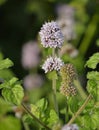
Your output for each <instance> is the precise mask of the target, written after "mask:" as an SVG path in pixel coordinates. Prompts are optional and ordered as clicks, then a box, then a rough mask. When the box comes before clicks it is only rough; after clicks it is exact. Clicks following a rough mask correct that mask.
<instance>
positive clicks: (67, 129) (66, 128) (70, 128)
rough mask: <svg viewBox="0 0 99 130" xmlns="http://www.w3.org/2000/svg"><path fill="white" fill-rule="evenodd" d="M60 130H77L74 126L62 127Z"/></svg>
mask: <svg viewBox="0 0 99 130" xmlns="http://www.w3.org/2000/svg"><path fill="white" fill-rule="evenodd" d="M61 130H79V128H78V126H77V125H76V124H71V125H64V126H63V127H62V129H61Z"/></svg>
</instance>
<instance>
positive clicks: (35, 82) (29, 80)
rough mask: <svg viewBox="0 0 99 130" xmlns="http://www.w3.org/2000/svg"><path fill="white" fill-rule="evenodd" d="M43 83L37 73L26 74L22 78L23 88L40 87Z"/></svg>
mask: <svg viewBox="0 0 99 130" xmlns="http://www.w3.org/2000/svg"><path fill="white" fill-rule="evenodd" d="M42 84H43V78H42V76H41V75H38V74H34V75H33V74H30V75H27V76H26V77H25V78H24V80H23V85H24V87H25V89H27V90H31V89H33V88H37V87H41V86H42Z"/></svg>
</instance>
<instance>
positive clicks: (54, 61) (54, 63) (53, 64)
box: [42, 57, 64, 73]
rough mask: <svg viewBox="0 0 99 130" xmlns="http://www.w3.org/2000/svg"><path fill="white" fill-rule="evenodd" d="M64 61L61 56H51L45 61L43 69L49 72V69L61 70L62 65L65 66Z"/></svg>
mask: <svg viewBox="0 0 99 130" xmlns="http://www.w3.org/2000/svg"><path fill="white" fill-rule="evenodd" d="M63 64H64V63H63V62H62V60H61V59H60V58H57V57H49V58H47V60H46V61H45V63H44V64H43V66H42V69H43V70H44V71H45V73H47V72H48V71H52V70H56V71H58V70H60V68H61V66H63Z"/></svg>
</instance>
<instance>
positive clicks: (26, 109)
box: [21, 103, 51, 130]
mask: <svg viewBox="0 0 99 130" xmlns="http://www.w3.org/2000/svg"><path fill="white" fill-rule="evenodd" d="M21 105H22V107H23V108H24V109H25V111H26V112H27V113H28V114H29V115H31V116H32V117H33V118H34V119H35V120H36V121H37V122H38V123H39V124H40V125H41V126H43V127H44V128H46V130H51V129H50V128H49V127H48V126H46V125H45V124H44V123H43V122H42V121H40V120H39V119H38V118H37V117H36V116H35V115H33V114H32V113H31V111H30V110H29V108H27V107H26V106H25V104H24V103H22V104H21Z"/></svg>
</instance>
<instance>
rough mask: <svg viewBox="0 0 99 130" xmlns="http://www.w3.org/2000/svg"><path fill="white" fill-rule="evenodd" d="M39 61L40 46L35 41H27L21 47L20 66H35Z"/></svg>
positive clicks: (27, 67)
mask: <svg viewBox="0 0 99 130" xmlns="http://www.w3.org/2000/svg"><path fill="white" fill-rule="evenodd" d="M39 62H40V48H39V46H38V44H37V42H35V41H29V42H28V43H26V44H25V45H24V46H23V48H22V66H23V67H24V68H25V69H31V68H33V67H36V66H37V65H38V64H39Z"/></svg>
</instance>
